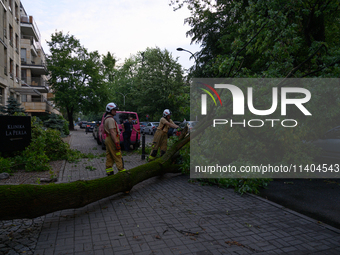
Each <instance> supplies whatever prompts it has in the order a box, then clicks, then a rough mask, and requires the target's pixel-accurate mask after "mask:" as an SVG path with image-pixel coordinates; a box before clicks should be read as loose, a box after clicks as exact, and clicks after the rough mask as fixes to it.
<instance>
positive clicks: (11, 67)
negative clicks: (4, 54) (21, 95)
mask: <svg viewBox="0 0 340 255" xmlns="http://www.w3.org/2000/svg"><path fill="white" fill-rule="evenodd" d="M13 64H14V62H13V60H12V59H9V76H10V77H11V79H13V78H14V73H13V72H14V70H13V68H14V67H13Z"/></svg>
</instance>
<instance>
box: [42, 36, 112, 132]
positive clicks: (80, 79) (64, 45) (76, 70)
mask: <svg viewBox="0 0 340 255" xmlns="http://www.w3.org/2000/svg"><path fill="white" fill-rule="evenodd" d="M47 43H48V46H49V47H50V52H51V54H50V55H48V56H47V63H48V70H49V71H50V79H49V82H50V84H51V88H52V91H53V93H54V101H55V103H56V105H57V106H59V107H60V108H61V109H65V110H66V112H67V116H68V121H69V125H70V129H71V130H72V129H73V128H74V127H73V114H74V113H76V112H79V111H81V112H85V113H87V112H91V111H96V109H97V110H98V111H99V110H101V109H102V108H103V105H105V104H106V103H107V98H108V89H107V83H105V80H104V78H105V75H104V70H106V69H104V67H103V63H102V60H101V57H100V55H99V53H98V52H97V51H94V52H89V51H88V50H87V49H86V48H85V47H84V46H82V45H81V44H80V42H79V40H77V39H76V38H75V37H74V36H73V35H70V34H63V32H55V33H54V34H52V36H51V41H49V42H47ZM108 55H110V54H109V53H108ZM110 56H111V55H110ZM107 62H108V61H106V62H105V63H104V65H105V67H106V64H107ZM113 65H114V62H113ZM107 66H108V67H109V68H110V65H109V64H107Z"/></svg>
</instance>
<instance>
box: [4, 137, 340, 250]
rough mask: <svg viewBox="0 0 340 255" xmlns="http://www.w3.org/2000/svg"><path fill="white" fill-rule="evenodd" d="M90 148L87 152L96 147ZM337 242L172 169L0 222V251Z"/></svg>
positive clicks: (135, 158)
mask: <svg viewBox="0 0 340 255" xmlns="http://www.w3.org/2000/svg"><path fill="white" fill-rule="evenodd" d="M71 137H72V139H71V143H72V144H73V145H72V144H71V147H72V148H77V149H79V150H81V151H82V152H87V151H88V148H89V147H90V148H93V147H96V146H97V144H96V141H95V140H94V139H93V138H92V137H90V136H86V135H85V133H84V132H80V131H74V132H72V135H71ZM150 139H152V137H151V136H150ZM89 144H91V145H90V146H89ZM97 148H98V150H97V151H96V152H95V151H91V152H93V153H102V152H103V151H102V150H101V148H100V146H98V147H97ZM124 158H125V161H126V164H127V165H129V166H131V168H132V167H133V166H134V165H140V164H141V163H143V162H142V161H140V155H134V154H129V155H128V156H125V157H124ZM103 159H104V158H99V159H93V160H91V161H90V162H89V161H87V160H81V162H79V163H77V164H76V165H77V167H75V166H74V165H75V164H74V163H68V162H66V163H65V169H64V171H61V172H60V176H59V178H58V179H59V182H68V181H75V180H89V179H96V178H101V177H105V169H104V164H105V159H104V160H103ZM83 163H86V165H92V166H93V167H95V168H96V170H94V171H89V170H87V169H86V168H85V167H84V166H85V164H83ZM222 197H223V198H224V199H222ZM14 225H15V226H14ZM28 229H31V230H30V231H31V232H32V233H31V232H30V231H26V230H28ZM32 229H33V231H32ZM196 232H198V233H199V234H198V236H196V235H192V234H193V233H196ZM10 233H11V236H12V237H13V238H12V239H11V241H10V239H9V237H8V235H9V234H10ZM29 233H31V234H29ZM121 234H122V235H121ZM226 242H229V244H230V245H229V244H227V243H226ZM339 242H340V231H339V232H334V231H331V230H330V229H328V228H325V227H324V226H321V225H320V224H317V223H316V222H315V221H312V220H308V218H307V219H306V218H305V217H300V216H299V215H298V214H295V213H294V214H293V213H291V212H289V211H286V210H284V209H282V208H281V207H279V206H274V205H273V204H270V203H266V202H264V201H263V200H259V199H257V198H256V197H253V196H248V195H244V196H240V195H238V194H236V193H235V192H234V191H233V190H228V189H220V188H218V187H215V186H199V184H197V183H188V177H187V176H183V175H178V174H166V175H164V176H162V177H155V178H151V179H149V180H146V181H144V182H142V183H139V184H137V185H136V186H134V187H133V189H132V190H131V192H130V193H129V195H124V194H115V195H113V196H110V197H108V198H104V199H102V200H100V201H97V202H95V203H92V204H90V205H88V206H85V207H83V208H79V209H70V210H63V211H59V212H54V213H51V214H48V215H46V216H44V217H41V218H39V219H38V218H37V219H35V220H34V221H32V220H24V221H22V220H19V221H0V254H2V253H5V252H6V253H7V254H18V253H19V252H20V251H16V249H19V250H21V251H24V249H28V250H27V252H26V254H30V253H29V252H31V251H32V252H31V253H33V251H34V254H35V255H43V254H48V255H50V254H51V255H56V254H59V253H60V254H66V253H72V254H81V255H84V254H96V255H103V254H105V255H106V254H119V255H123V254H129V255H130V254H197V255H205V254H208V255H209V254H238V255H240V254H294V255H295V254H340V248H339ZM29 249H31V250H29Z"/></svg>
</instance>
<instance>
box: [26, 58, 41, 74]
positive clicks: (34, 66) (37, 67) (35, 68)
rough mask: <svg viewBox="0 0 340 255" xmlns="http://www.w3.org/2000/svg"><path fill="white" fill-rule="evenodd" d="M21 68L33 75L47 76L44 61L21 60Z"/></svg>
mask: <svg viewBox="0 0 340 255" xmlns="http://www.w3.org/2000/svg"><path fill="white" fill-rule="evenodd" d="M21 68H24V69H25V68H26V69H31V73H32V74H34V75H45V74H47V67H46V63H45V62H44V61H41V60H40V59H39V58H38V60H34V61H33V60H28V59H25V58H21Z"/></svg>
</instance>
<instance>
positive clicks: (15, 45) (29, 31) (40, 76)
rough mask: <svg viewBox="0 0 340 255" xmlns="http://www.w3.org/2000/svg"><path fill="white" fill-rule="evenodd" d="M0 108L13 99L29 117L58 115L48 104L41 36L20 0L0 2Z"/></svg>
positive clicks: (49, 102)
mask: <svg viewBox="0 0 340 255" xmlns="http://www.w3.org/2000/svg"><path fill="white" fill-rule="evenodd" d="M0 2H1V10H0V17H3V19H2V22H0V23H1V25H2V27H0V35H1V31H2V28H3V29H4V35H3V37H1V36H0V38H1V39H0V40H1V44H2V45H1V48H0V59H3V63H1V61H0V96H1V98H0V105H3V106H4V105H5V104H6V101H7V98H8V97H9V96H14V97H15V98H16V99H17V101H18V102H20V103H21V106H22V107H23V108H24V109H25V112H26V113H28V115H35V116H39V115H45V114H50V113H52V112H53V113H56V114H60V113H59V111H58V110H57V109H56V108H55V107H54V105H53V102H52V101H49V100H48V99H47V98H48V95H49V96H50V95H51V94H50V93H49V86H48V77H47V75H48V72H47V68H46V62H45V53H44V50H43V48H42V47H41V44H40V40H41V36H40V32H39V29H38V27H37V25H36V23H35V22H34V19H33V16H29V15H28V14H27V13H26V11H25V9H24V7H23V5H22V4H21V2H20V1H19V0H0Z"/></svg>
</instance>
